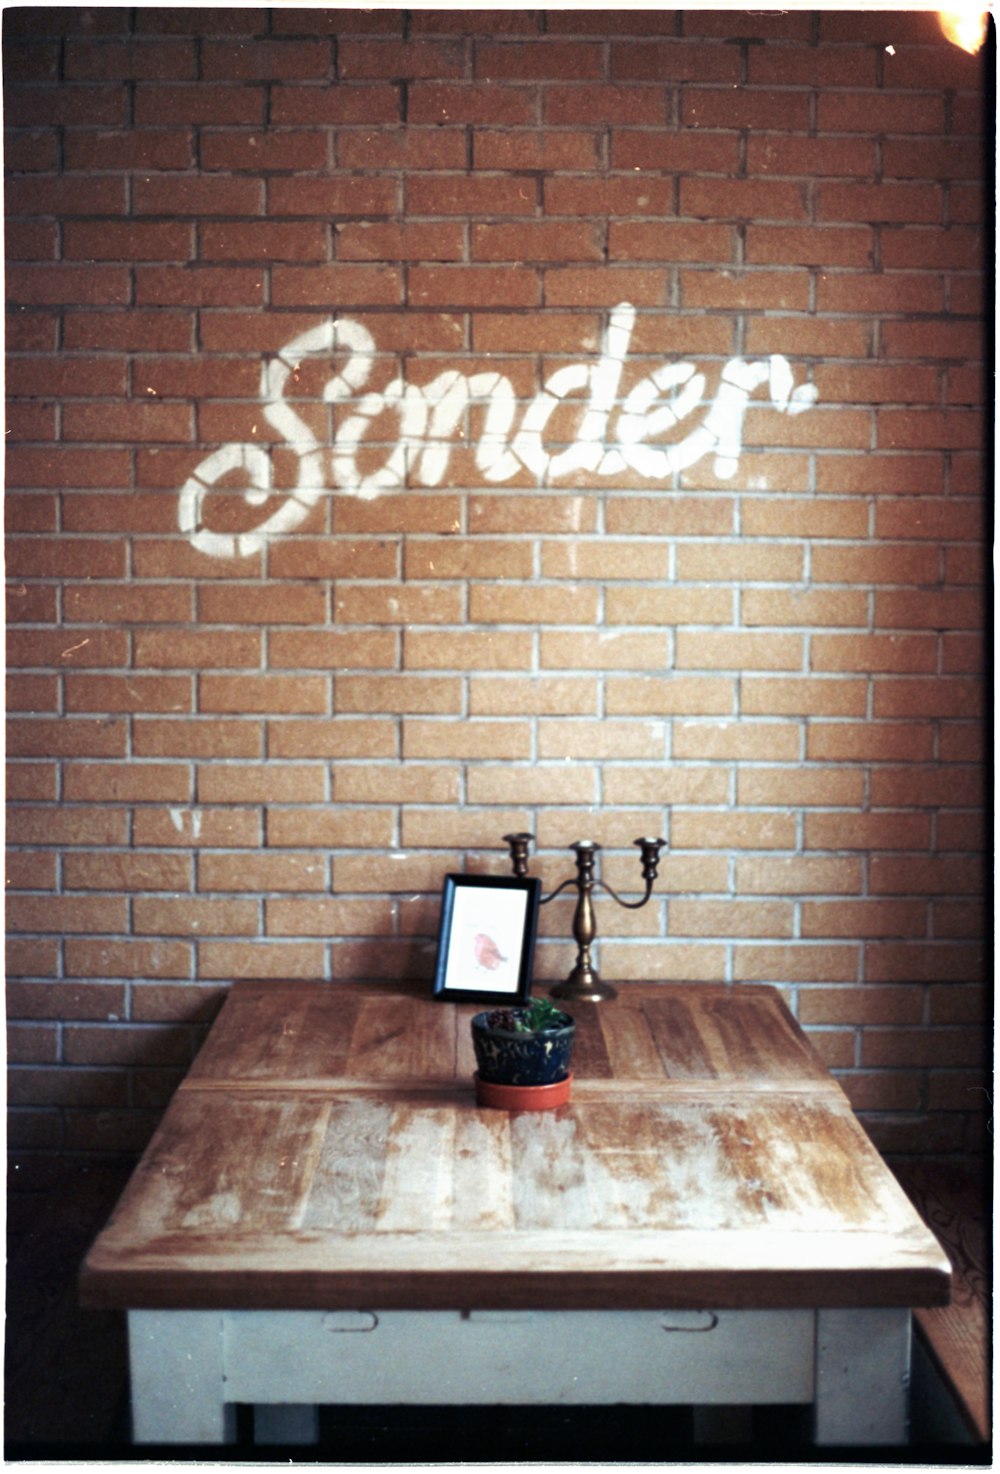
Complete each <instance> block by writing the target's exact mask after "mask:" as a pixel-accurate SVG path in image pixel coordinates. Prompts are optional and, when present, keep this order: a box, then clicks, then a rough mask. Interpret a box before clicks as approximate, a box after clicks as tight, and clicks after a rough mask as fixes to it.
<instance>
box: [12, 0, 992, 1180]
mask: <svg viewBox="0 0 1000 1474" xmlns="http://www.w3.org/2000/svg"><path fill="white" fill-rule="evenodd" d="M4 20H5V33H6V36H5V39H6V62H5V67H6V71H5V103H6V122H7V127H8V155H7V158H8V169H9V173H8V182H7V196H6V207H7V213H8V220H7V238H6V244H7V255H8V262H7V278H6V280H7V292H8V298H9V318H8V328H7V350H8V363H7V389H8V394H9V403H8V410H7V425H6V430H7V436H6V440H7V479H8V490H7V501H6V526H7V573H8V577H9V581H10V589H9V595H10V598H9V615H8V620H9V624H8V632H9V638H10V654H9V687H8V735H9V752H10V764H9V769H8V801H9V803H8V816H7V839H8V844H9V856H8V861H7V893H8V901H7V919H8V932H9V935H8V944H7V973H8V986H7V1001H8V1010H9V1015H10V1019H11V1023H10V1029H9V1041H10V1044H9V1058H10V1062H11V1070H10V1077H9V1078H10V1084H9V1103H10V1108H11V1121H10V1134H9V1141H10V1144H11V1146H12V1147H13V1148H14V1149H15V1151H16V1152H17V1153H19V1154H20V1156H21V1157H22V1158H27V1157H29V1156H31V1155H32V1154H36V1153H51V1152H56V1151H63V1152H92V1151H114V1152H117V1151H131V1150H134V1149H136V1148H138V1147H140V1146H141V1145H142V1144H143V1143H144V1141H145V1140H146V1139H147V1137H148V1134H149V1132H150V1130H151V1128H152V1126H153V1124H154V1123H155V1121H156V1119H157V1117H158V1114H159V1113H160V1111H161V1110H162V1108H163V1105H164V1103H165V1101H166V1100H167V1099H168V1097H169V1095H170V1093H171V1091H172V1090H173V1089H174V1088H175V1086H176V1084H177V1082H178V1080H179V1079H180V1078H181V1076H182V1075H183V1072H184V1070H185V1068H186V1067H187V1065H188V1064H189V1062H190V1060H191V1058H192V1054H193V1051H194V1050H195V1049H196V1048H197V1045H198V1043H199V1042H200V1039H201V1038H202V1037H203V1032H204V1028H205V1025H206V1021H208V1020H209V1019H210V1018H211V1017H212V1016H213V1015H214V1012H215V1010H216V1009H217V1007H218V1004H219V1002H220V999H221V997H222V995H223V993H224V990H225V988H226V985H227V984H228V982H229V981H230V980H231V979H232V978H234V977H245V976H256V977H259V976H264V977H271V978H275V979H282V978H291V977H295V978H320V979H323V978H338V977H351V976H358V977H365V978H374V977H392V976H395V975H397V974H403V975H407V976H414V977H420V978H429V977H430V976H431V974H432V971H433V962H434V946H435V932H436V926H437V916H438V909H439V896H440V887H441V882H442V877H443V876H444V874H445V872H447V871H449V870H463V869H464V870H468V871H496V872H501V873H505V872H506V871H507V870H508V868H509V867H508V861H507V857H506V851H505V849H504V847H503V844H502V839H501V836H502V835H503V834H504V833H505V832H507V831H509V830H511V829H526V830H530V831H532V832H534V833H535V834H536V835H537V837H538V856H537V860H536V862H535V865H534V868H535V869H536V870H537V873H540V874H541V875H542V876H543V879H544V882H545V884H546V885H547V886H551V885H553V884H554V883H555V882H556V881H558V880H560V879H562V878H563V876H565V875H567V874H569V873H570V871H571V868H572V867H571V858H572V857H571V856H570V854H569V852H568V851H567V849H566V846H567V845H569V844H570V843H571V842H572V841H573V840H575V839H577V838H581V837H590V838H593V839H596V840H598V841H600V842H601V844H602V845H603V846H604V847H605V848H604V851H603V854H602V865H603V874H604V875H605V876H606V878H607V879H608V880H609V882H610V883H611V884H612V885H614V886H616V887H617V888H619V889H622V890H625V891H628V892H632V891H634V890H635V888H636V881H637V878H638V869H639V867H638V863H637V857H636V853H635V851H634V850H633V849H632V840H633V838H634V837H635V836H636V835H637V834H647V833H653V834H655V833H662V834H663V835H664V836H666V838H667V839H668V841H669V847H668V849H667V851H665V854H664V860H663V863H662V865H661V872H660V880H659V882H658V885H657V892H656V899H655V901H653V902H651V903H650V905H649V906H648V907H646V908H645V909H644V910H641V911H636V912H626V911H621V910H619V909H618V908H617V907H615V906H614V905H613V903H611V902H610V901H609V900H607V899H605V900H604V901H603V902H602V901H601V900H598V903H597V909H598V922H599V929H600V933H601V942H600V947H599V954H598V957H597V960H598V964H599V966H600V968H601V971H602V973H603V974H604V975H605V976H607V977H617V978H638V977H649V976H653V977H657V978H662V979H693V980H696V981H699V980H705V981H713V982H716V981H720V980H721V981H726V982H732V983H733V984H735V985H738V984H740V983H741V982H744V981H755V982H756V981H764V982H771V983H776V984H778V985H780V986H781V987H782V988H783V989H784V991H785V993H786V996H787V998H788V1000H789V1002H790V1004H791V1006H792V1007H793V1009H794V1010H795V1012H796V1013H797V1015H798V1017H799V1018H800V1019H801V1020H802V1022H803V1024H804V1025H805V1026H806V1027H807V1028H808V1030H809V1033H810V1036H811V1038H812V1039H813V1041H814V1043H815V1044H816V1046H817V1047H818V1048H819V1049H820V1051H821V1052H822V1054H823V1056H824V1057H825V1059H826V1060H827V1061H828V1062H829V1064H830V1065H831V1066H832V1067H834V1069H835V1070H836V1072H837V1074H838V1077H839V1078H840V1080H841V1081H842V1083H843V1084H844V1086H845V1088H846V1089H847V1090H848V1091H849V1093H850V1095H851V1098H852V1100H853V1101H854V1103H855V1105H856V1107H857V1108H858V1109H859V1111H860V1112H861V1113H862V1116H863V1119H864V1120H865V1122H866V1124H867V1125H868V1126H869V1128H870V1129H871V1131H872V1133H873V1135H874V1136H875V1139H876V1140H877V1142H878V1143H879V1144H880V1146H882V1147H883V1148H884V1149H885V1150H888V1151H890V1152H903V1153H906V1152H932V1153H962V1152H967V1151H974V1150H977V1149H978V1148H979V1146H980V1139H979V1130H978V1123H979V1122H980V1121H981V1119H982V1114H983V1106H984V1104H985V1092H984V1090H983V1089H982V1085H983V1080H982V1077H981V1075H980V1073H979V1065H980V1062H981V1051H982V1048H983V1040H982V1028H981V1017H982V1013H983V1008H984V998H985V996H986V989H984V986H983V977H984V905H983V892H984V874H985V867H984V857H983V849H984V843H985V841H984V832H985V831H984V815H983V793H984V780H983V762H984V753H983V748H984V726H983V721H982V717H983V624H984V617H983V616H984V610H983V604H984V547H985V533H984V502H983V493H984V464H983V455H982V450H981V448H982V446H983V440H984V421H983V398H984V377H983V361H982V360H983V337H984V333H983V322H984V320H985V319H984V275H983V263H984V259H992V258H991V256H990V257H987V256H986V252H987V251H991V245H990V242H989V241H988V240H987V239H986V232H985V230H984V224H983V188H982V180H983V173H984V146H983V139H982V131H983V125H984V118H985V119H986V120H987V121H990V120H991V112H990V109H991V103H990V100H989V97H988V87H989V85H991V82H989V79H988V78H987V76H986V68H985V64H984V60H983V58H982V57H979V58H978V59H977V58H973V57H969V56H967V55H965V54H964V53H963V52H961V51H960V50H958V49H957V48H955V47H954V46H952V45H949V44H947V43H945V42H944V41H943V40H942V39H941V37H940V35H939V33H938V30H937V25H936V20H935V18H934V16H933V15H932V14H929V13H927V14H919V13H905V14H900V13H887V14H878V13H871V12H861V13H852V14H848V13H843V14H841V13H836V12H814V13H810V12H805V11H799V10H793V11H790V12H788V13H778V14H775V13H771V14H761V13H759V12H718V11H698V10H691V11H650V10H644V11H619V12H615V11H612V12H608V11H600V10H579V11H573V10H560V9H557V10H550V11H524V10H522V11H498V12H489V13H486V12H483V13H478V14H477V13H468V12H465V11H461V10H452V11H443V12H437V11H432V10H413V11H400V10H383V9H379V10H369V11H364V10H343V9H333V8H330V9H320V10H301V11H297V10H294V9H290V8H285V7H277V8H274V9H270V10H265V9H261V10H255V9H246V10H229V9H219V10H212V9H211V8H206V9H199V10H175V9H171V8H169V7H152V6H150V7H139V8H136V9H121V10H116V9H102V8H94V9H86V8H81V9H69V10H60V9H56V8H37V9H32V8H28V9H14V10H7V11H6V12H5V16H4ZM990 66H992V60H991V61H990ZM244 491H248V493H249V494H248V495H247V496H244V495H243V492H244ZM542 917H543V935H542V937H541V940H540V945H539V952H538V966H537V975H538V976H539V977H540V978H542V979H554V978H557V977H560V976H563V975H564V974H565V973H566V972H567V971H568V969H569V966H570V965H571V963H572V960H573V951H574V949H573V946H572V943H571V942H570V941H569V927H570V919H571V911H570V906H569V904H568V903H567V904H566V905H564V904H563V902H562V900H560V901H557V902H556V903H554V904H553V906H552V907H547V908H546V909H545V910H544V911H543V913H542Z"/></svg>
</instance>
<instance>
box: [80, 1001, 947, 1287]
mask: <svg viewBox="0 0 1000 1474" xmlns="http://www.w3.org/2000/svg"><path fill="white" fill-rule="evenodd" d="M475 1011H476V1007H475V1005H472V1004H454V1003H442V1002H440V1001H437V1000H434V999H432V998H431V996H430V994H429V991H428V990H427V988H426V987H418V986H415V985H414V986H407V985H402V984H393V985H387V984H382V983H374V982H372V983H369V982H359V983H332V984H326V983H299V982H288V983H275V982H260V983H258V982H239V983H236V984H234V985H233V987H232V988H231V990H230V993H229V995H228V997H227V999H226V1002H225V1004H224V1005H223V1008H222V1011H221V1013H220V1015H219V1017H218V1019H217V1020H216V1022H215V1024H214V1026H213V1028H212V1030H211V1032H210V1034H209V1037H208V1039H207V1040H206V1042H205V1044H204V1046H203V1047H202V1050H201V1052H200V1054H199V1055H198V1058H197V1060H196V1061H195V1064H194V1066H193V1067H192V1069H191V1071H190V1074H189V1075H188V1077H187V1079H186V1080H185V1081H184V1083H183V1085H182V1086H181V1087H180V1089H179V1090H178V1091H177V1093H176V1095H175V1096H174V1099H173V1101H172V1102H171V1104H170V1106H169V1108H168V1110H167V1112H166V1115H165V1116H164V1119H163V1121H162V1123H161V1125H160V1127H159V1129H158V1131H157V1132H156V1135H155V1136H154V1138H153V1140H152V1141H151V1143H150V1145H149V1147H148V1149H147V1151H146V1153H145V1155H144V1157H143V1159H142V1161H141V1163H140V1164H139V1166H138V1168H137V1169H136V1172H135V1174H134V1176H133V1178H132V1180H131V1182H130V1184H129V1187H128V1188H127V1190H126V1192H125V1194H124V1195H123V1197H122V1199H121V1201H120V1203H119V1204H118V1207H117V1208H116V1210H115V1212H114V1214H113V1216H112V1218H111V1220H110V1222H109V1223H108V1225H107V1227H106V1228H105V1230H104V1232H103V1233H102V1234H101V1235H100V1236H99V1238H98V1239H97V1241H96V1243H95V1244H94V1246H93V1248H92V1249H91V1251H90V1254H89V1255H88V1256H87V1259H86V1261H85V1264H84V1266H83V1270H82V1272H81V1283H80V1291H81V1298H82V1300H83V1302H84V1303H85V1304H88V1305H94V1306H98V1305H99V1306H119V1307H128V1308H133V1309H139V1308H154V1307H170V1308H188V1309H196V1308H207V1307H219V1308H228V1309H241V1308H285V1309H301V1308H322V1309H340V1308H355V1307H359V1306H364V1307H369V1308H388V1307H397V1308H411V1309H424V1308H434V1307H439V1308H491V1307H525V1308H536V1309H546V1308H552V1309H582V1308H623V1309H628V1308H633V1307H636V1308H638V1307H649V1308H671V1307H678V1308H681V1307H684V1308H700V1307H703V1306H711V1307H713V1308H715V1309H727V1308H784V1307H794V1306H802V1307H805V1306H808V1307H821V1306H865V1305H870V1306H875V1305H883V1306H911V1307H912V1306H917V1305H932V1304H943V1303H946V1302H947V1300H948V1294H949V1276H950V1269H949V1265H948V1260H947V1258H946V1256H945V1254H944V1253H943V1251H942V1250H941V1248H940V1246H939V1245H938V1243H937V1241H936V1239H935V1238H934V1237H933V1235H932V1234H931V1233H930V1232H929V1231H928V1230H927V1229H926V1228H925V1227H924V1225H923V1223H922V1221H921V1219H920V1218H919V1216H918V1215H917V1213H916V1212H915V1210H914V1209H913V1207H912V1206H911V1204H910V1202H909V1200H908V1199H907V1197H906V1195H905V1193H904V1192H903V1191H902V1189H901V1188H900V1187H899V1186H898V1185H897V1183H896V1181H895V1179H894V1178H893V1176H892V1174H891V1173H890V1172H889V1170H888V1168H887V1167H886V1166H885V1164H884V1163H883V1162H882V1160H881V1158H880V1157H879V1155H878V1153H877V1152H876V1151H875V1149H874V1147H873V1146H872V1145H871V1143H870V1141H869V1139H868V1137H867V1136H866V1135H865V1133H864V1131H863V1130H862V1128H861V1126H860V1124H859V1123H858V1121H857V1119H856V1118H855V1116H854V1114H853V1112H852V1111H851V1109H850V1106H849V1103H848V1101H847V1099H846V1097H845V1095H844V1094H843V1092H842V1091H841V1089H840V1087H839V1086H838V1085H837V1084H836V1083H835V1081H834V1080H833V1079H832V1078H831V1076H830V1075H829V1073H828V1071H827V1070H826V1068H825V1067H824V1065H823V1063H822V1061H821V1060H820V1059H819V1057H818V1056H817V1055H816V1053H815V1052H814V1050H813V1049H812V1047H811V1045H810V1044H809V1042H808V1040H807V1039H806V1038H805V1036H804V1035H803V1033H802V1032H801V1030H800V1029H799V1027H798V1025H797V1023H796V1022H795V1020H794V1019H793V1018H792V1016H791V1014H790V1013H789V1012H788V1010H787V1008H786V1007H785V1005H784V1003H783V1001H782V1000H781V997H780V995H779V994H778V992H777V991H776V990H775V989H773V988H769V987H764V986H740V987H738V988H727V987H724V986H714V985H706V984H644V983H626V984H622V985H621V986H620V990H619V995H618V997H617V998H616V999H614V1000H613V1001H606V1002H602V1003H600V1004H571V1005H568V1011H569V1012H571V1013H572V1014H573V1015H574V1017H575V1018H576V1020H577V1035H578V1038H577V1045H576V1049H575V1052H574V1056H573V1070H574V1082H573V1093H572V1098H571V1100H570V1102H569V1104H568V1105H567V1106H563V1107H561V1108H559V1109H558V1110H556V1111H550V1112H540V1113H511V1112H507V1111H497V1110H488V1109H481V1108H479V1107H478V1106H477V1105H476V1101H475V1095H474V1090H473V1082H472V1075H473V1071H474V1068H475V1065H474V1060H473V1055H472V1044H471V1036H470V1031H469V1019H470V1018H471V1016H472V1014H473V1013H474V1012H475Z"/></svg>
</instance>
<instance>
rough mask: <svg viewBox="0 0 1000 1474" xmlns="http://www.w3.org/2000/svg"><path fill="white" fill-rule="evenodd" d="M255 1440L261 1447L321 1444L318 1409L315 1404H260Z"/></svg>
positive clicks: (256, 1410) (255, 1415)
mask: <svg viewBox="0 0 1000 1474" xmlns="http://www.w3.org/2000/svg"><path fill="white" fill-rule="evenodd" d="M253 1441H254V1443H259V1444H265V1443H268V1444H278V1443H288V1444H293V1443H294V1444H311V1443H318V1442H319V1408H318V1407H317V1406H316V1404H315V1403H312V1402H258V1403H255V1404H254V1410H253Z"/></svg>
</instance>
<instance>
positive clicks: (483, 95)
mask: <svg viewBox="0 0 1000 1474" xmlns="http://www.w3.org/2000/svg"><path fill="white" fill-rule="evenodd" d="M533 113H534V98H533V96H532V93H531V91H530V89H528V88H525V87H516V86H514V87H511V86H505V85H503V84H502V83H497V84H495V85H493V86H491V87H480V86H473V85H465V84H462V83H446V82H430V81H420V80H417V81H414V82H411V83H410V86H409V89H408V108H407V121H408V122H411V123H416V124H420V123H437V124H450V125H455V124H462V123H474V124H494V125H504V126H515V127H516V126H517V125H519V124H520V125H522V126H523V125H526V124H528V123H531V122H533V121H534V118H533Z"/></svg>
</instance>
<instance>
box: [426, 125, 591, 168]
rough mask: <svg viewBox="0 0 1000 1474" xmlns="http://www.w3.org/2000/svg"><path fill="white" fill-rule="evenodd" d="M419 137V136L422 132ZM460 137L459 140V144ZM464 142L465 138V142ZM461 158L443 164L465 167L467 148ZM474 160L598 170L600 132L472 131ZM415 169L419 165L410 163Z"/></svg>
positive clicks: (491, 164) (479, 163)
mask: <svg viewBox="0 0 1000 1474" xmlns="http://www.w3.org/2000/svg"><path fill="white" fill-rule="evenodd" d="M418 136H419V135H418ZM457 141H458V140H457V139H456V143H457ZM463 142H464V141H463ZM456 154H457V158H456V159H454V160H453V161H452V162H451V163H450V164H448V163H444V164H442V165H440V166H439V167H452V168H454V167H456V166H457V167H461V166H462V165H463V164H464V162H465V154H464V149H463V150H459V149H457V148H456ZM472 160H473V166H474V167H475V168H477V169H546V170H553V169H594V168H595V167H596V165H597V161H598V135H597V134H596V133H593V132H586V131H584V130H583V129H581V130H579V131H577V132H572V131H569V130H566V129H560V130H559V131H558V132H541V131H538V130H536V129H531V130H528V129H524V130H522V131H516V130H514V131H510V132H508V131H501V130H493V129H490V128H475V129H473V130H472ZM410 167H411V168H413V167H419V165H414V164H411V165H410Z"/></svg>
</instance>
